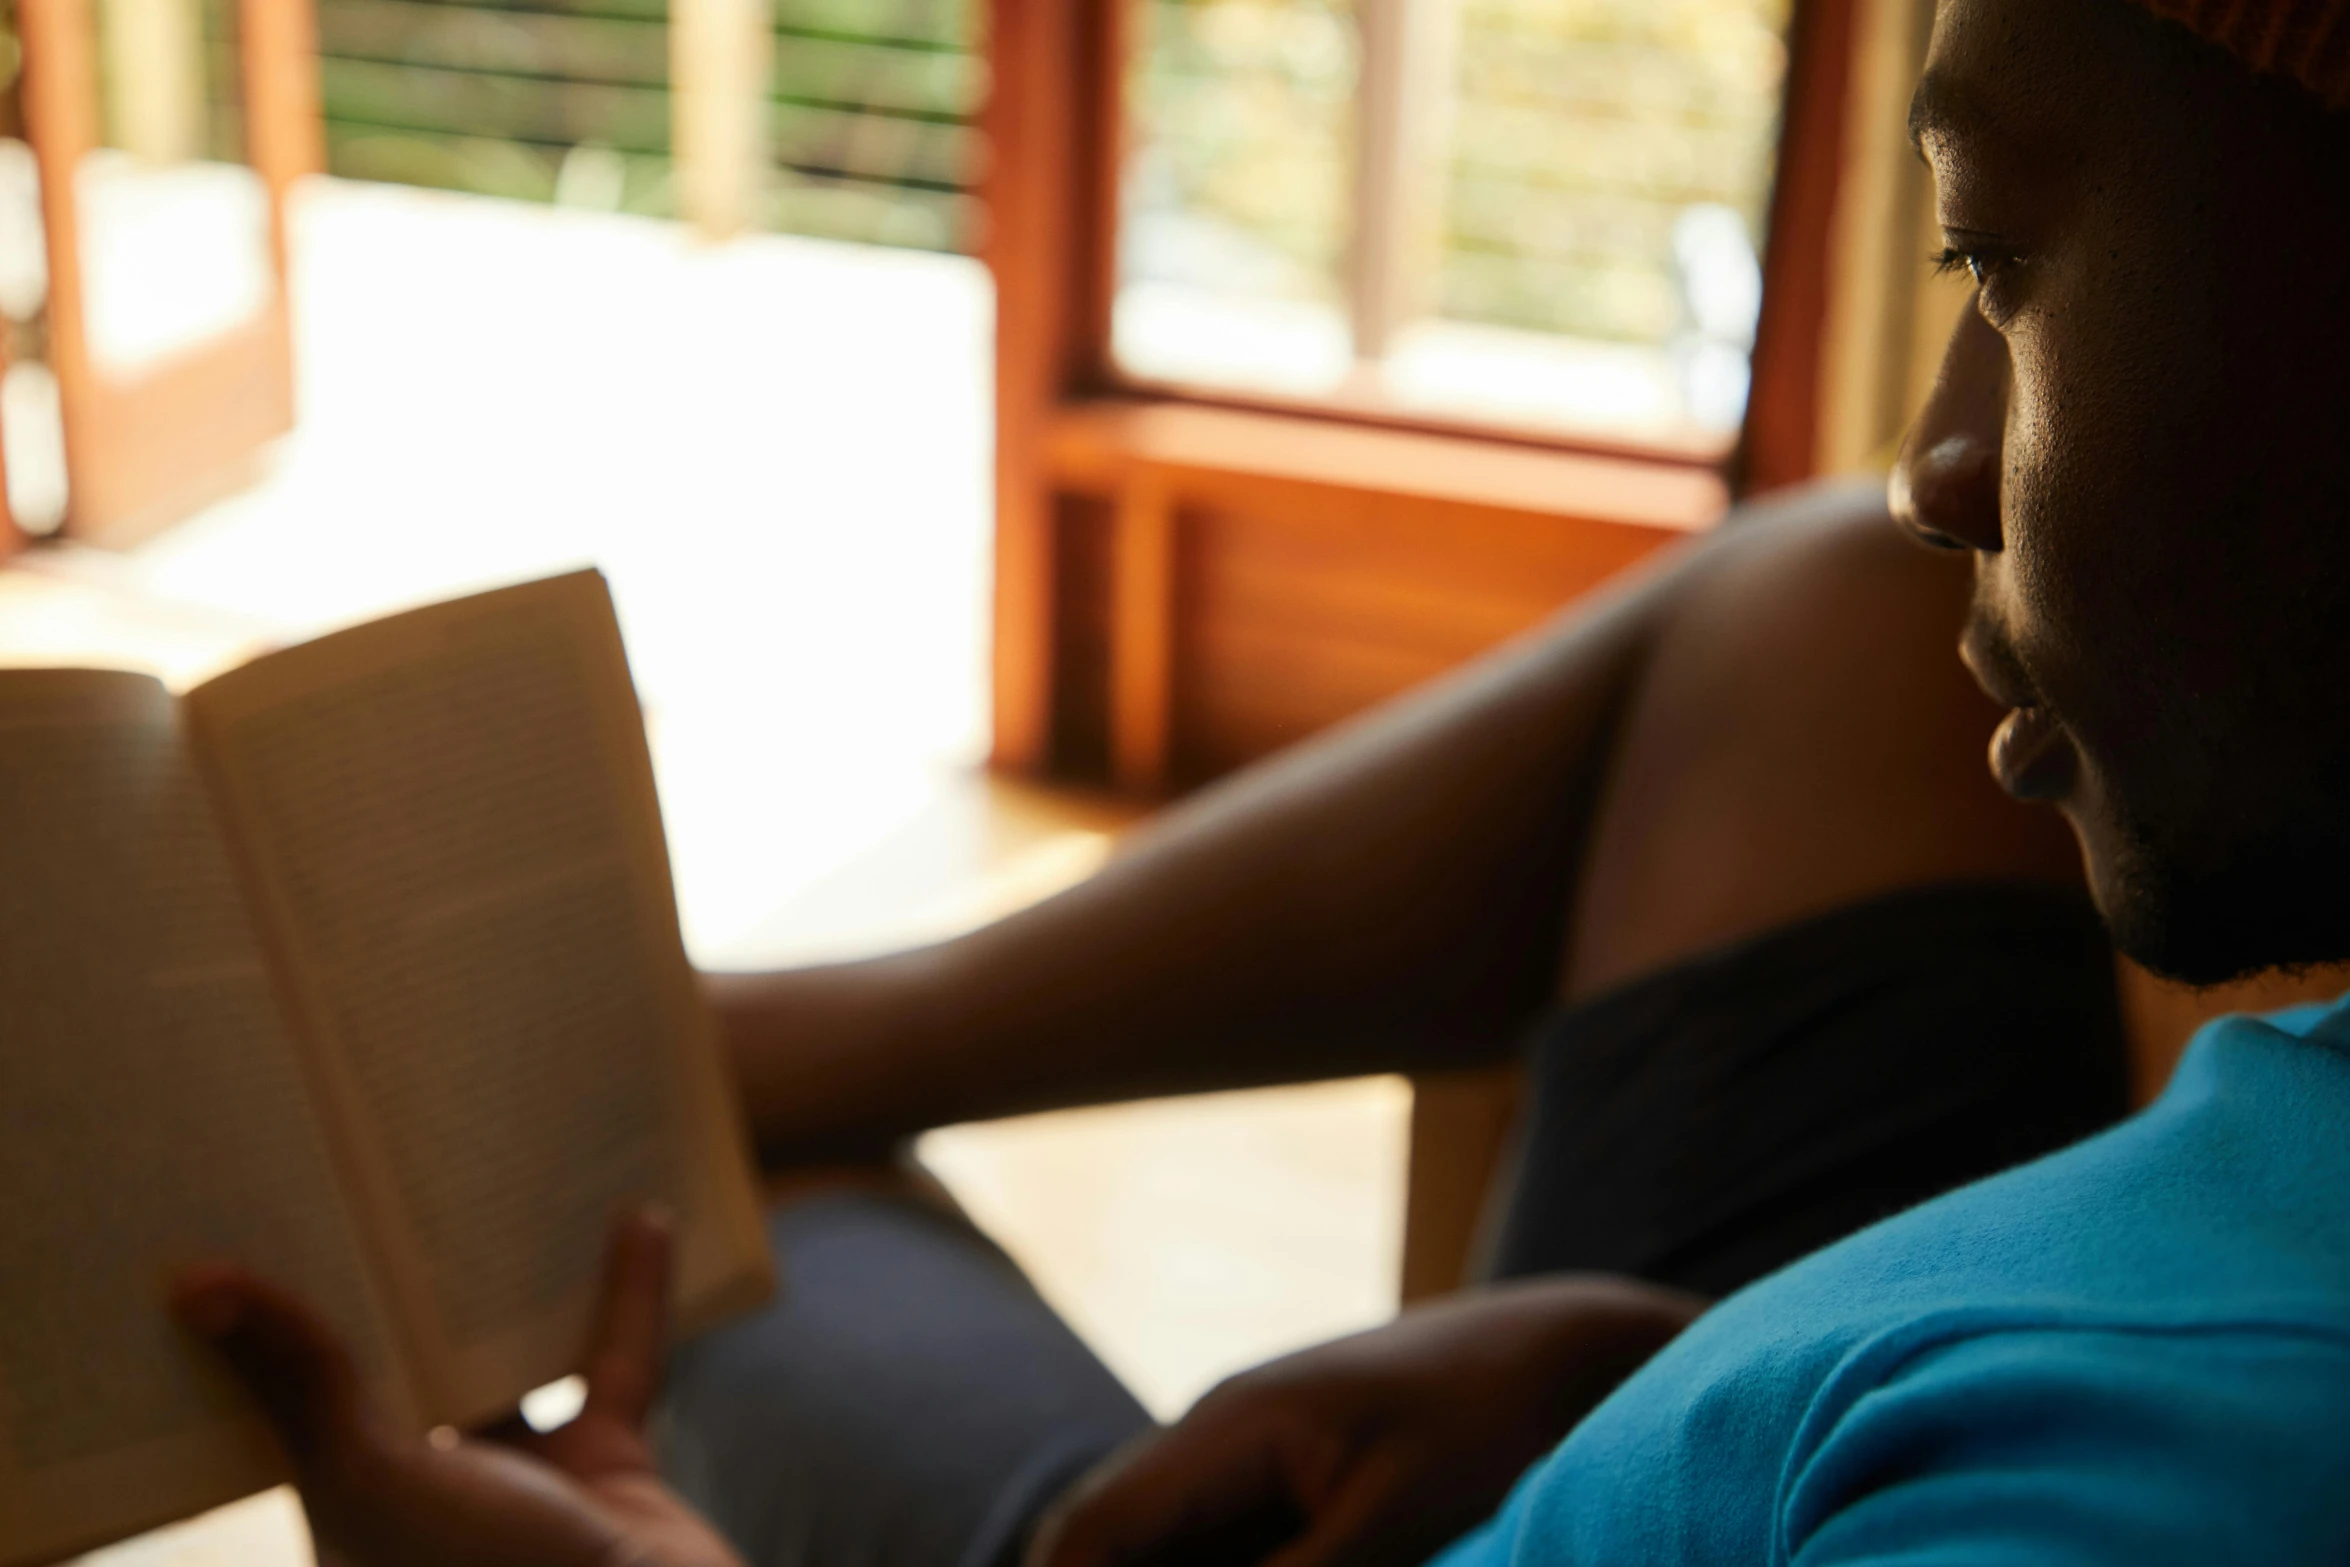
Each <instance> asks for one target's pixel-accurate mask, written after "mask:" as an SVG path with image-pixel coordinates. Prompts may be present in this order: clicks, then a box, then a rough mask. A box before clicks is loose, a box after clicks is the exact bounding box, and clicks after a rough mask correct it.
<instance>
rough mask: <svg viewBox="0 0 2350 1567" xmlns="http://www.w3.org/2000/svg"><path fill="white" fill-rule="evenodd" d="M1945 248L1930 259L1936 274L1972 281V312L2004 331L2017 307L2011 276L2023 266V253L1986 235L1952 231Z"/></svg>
mask: <svg viewBox="0 0 2350 1567" xmlns="http://www.w3.org/2000/svg"><path fill="white" fill-rule="evenodd" d="M1943 242H1944V248H1943V249H1942V250H1941V251H1940V252H1938V253H1937V254H1935V255H1934V256H1933V257H1932V260H1933V263H1934V270H1935V271H1937V272H1959V271H1964V272H1965V273H1966V274H1967V275H1968V276H1969V277H1971V278H1973V279H1974V280H1975V308H1976V309H1978V310H1980V311H1982V313H1983V319H1984V320H1986V321H1988V322H1990V323H1991V324H1992V325H1993V326H1995V327H2004V326H2005V324H2006V323H2007V321H2008V320H2009V318H2011V317H2012V316H2013V315H2014V314H2015V310H2016V306H2017V304H2018V303H2019V301H2018V299H2017V297H2016V285H2017V284H2018V283H2019V282H2020V281H2021V280H2020V279H2018V278H2016V277H2015V276H2014V274H2015V272H2016V271H2017V269H2018V268H2019V267H2021V266H2022V264H2023V259H2024V257H2023V252H2022V251H2020V250H2018V249H2016V247H2015V246H2014V245H2012V244H2009V243H2007V242H2006V241H2004V240H2000V239H1997V238H1995V237H1993V236H1991V235H1988V234H1979V233H1970V232H1965V231H1961V230H1958V229H1951V230H1948V231H1946V232H1945V234H1944V236H1943Z"/></svg>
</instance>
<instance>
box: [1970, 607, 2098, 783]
mask: <svg viewBox="0 0 2350 1567" xmlns="http://www.w3.org/2000/svg"><path fill="white" fill-rule="evenodd" d="M1959 657H1960V658H1961V659H1962V660H1964V661H1965V663H1966V667H1967V670H1968V672H1969V673H1971V674H1972V675H1973V676H1974V677H1975V684H1977V685H1979V686H1981V687H1982V688H1983V693H1984V695H1986V696H1988V697H1990V698H1991V700H1992V701H1994V702H1997V703H1998V704H1999V705H2000V706H2002V707H2005V708H2007V709H2008V710H2009V711H2008V715H2007V717H2006V718H2004V719H2002V720H2001V721H2000V725H1999V728H1998V729H1997V731H1996V732H1994V733H1993V734H1992V736H1991V775H1992V776H1993V777H1995V778H1997V779H1998V780H1999V786H2000V787H2001V788H2002V789H2005V790H2006V791H2007V792H2008V793H2009V794H2012V795H2014V796H2015V797H2016V798H2017V799H2019V800H2054V799H2057V798H2059V797H2061V796H2062V795H2063V794H2064V793H2065V791H2066V790H2067V789H2068V788H2069V787H2070V786H2071V784H2072V778H2073V750H2072V742H2071V740H2070V737H2068V736H2067V735H2066V733H2065V729H2064V725H2063V724H2062V723H2060V722H2059V721H2058V720H2057V718H2056V715H2055V714H2054V713H2052V712H2050V711H2049V710H2048V708H2047V706H2046V704H2044V703H2043V702H2042V701H2041V700H2040V696H2039V692H2038V691H2037V690H2036V689H2035V688H2034V686H2033V684H2032V679H2031V676H2030V675H2028V674H2026V673H2025V672H2024V667H2023V663H2022V661H2021V660H2020V659H2018V658H2017V657H2016V656H2015V650H2014V649H2012V648H2010V647H2009V646H2008V645H2007V642H2006V641H2005V639H2003V638H2002V637H2001V636H2000V635H1999V634H1998V632H1997V630H1996V629H1994V628H1993V627H1992V626H1990V625H1989V624H1987V623H1986V622H1984V621H1982V620H1979V619H1978V620H1975V621H1972V622H1971V623H1969V625H1968V626H1967V630H1966V636H1965V638H1964V640H1962V641H1961V642H1960V644H1959Z"/></svg>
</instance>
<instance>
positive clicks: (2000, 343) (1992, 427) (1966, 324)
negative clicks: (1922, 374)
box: [1888, 303, 2008, 552]
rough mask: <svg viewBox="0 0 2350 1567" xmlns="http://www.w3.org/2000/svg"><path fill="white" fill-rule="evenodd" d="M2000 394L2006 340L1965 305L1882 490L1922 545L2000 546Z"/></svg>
mask: <svg viewBox="0 0 2350 1567" xmlns="http://www.w3.org/2000/svg"><path fill="white" fill-rule="evenodd" d="M2007 388H2008V358H2007V341H2006V339H2004V338H2002V337H2001V336H2000V335H1999V334H1998V333H1997V332H1996V331H1994V330H1993V329H1992V327H1991V324H1990V323H1989V322H1987V321H1985V320H1984V319H1983V313H1982V312H1981V311H1980V310H1978V309H1976V308H1975V307H1974V306H1973V305H1972V304H1971V303H1970V304H1969V305H1968V306H1967V308H1966V309H1965V310H1963V311H1961V312H1960V314H1959V318H1958V325H1957V326H1955V327H1953V328H1952V329H1951V332H1950V346H1949V347H1948V348H1947V349H1945V350H1944V351H1943V355H1942V368H1941V371H1940V372H1939V373H1938V374H1937V375H1936V376H1935V377H1934V392H1933V395H1932V396H1931V397H1929V398H1927V399H1926V406H1925V409H1924V410H1923V411H1922V412H1921V413H1920V414H1919V415H1918V419H1917V423H1915V424H1914V425H1912V426H1910V431H1909V438H1908V439H1907V440H1905V441H1903V442H1902V445H1901V458H1900V460H1899V461H1898V462H1896V463H1895V464H1894V465H1893V480H1892V484H1891V486H1890V488H1889V490H1888V495H1889V498H1890V500H1891V502H1892V506H1893V515H1894V516H1895V517H1896V518H1897V519H1899V520H1900V522H1901V524H1902V526H1904V527H1906V528H1908V529H1909V530H1910V532H1912V533H1914V534H1916V535H1917V536H1918V537H1919V538H1921V539H1923V540H1925V541H1926V542H1927V543H1928V544H1932V545H1936V546H1938V547H1940V548H1943V549H1970V550H1983V551H1987V552H1988V551H1996V550H1998V549H1999V548H2000V547H2001V544H2002V542H2003V540H2002V536H2001V533H2000V524H1999V476H2000V469H2001V467H2002V465H2003V463H2004V460H2005V452H2004V446H2005V439H2006V429H2007Z"/></svg>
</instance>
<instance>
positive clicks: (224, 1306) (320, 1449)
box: [171, 1264, 362, 1468]
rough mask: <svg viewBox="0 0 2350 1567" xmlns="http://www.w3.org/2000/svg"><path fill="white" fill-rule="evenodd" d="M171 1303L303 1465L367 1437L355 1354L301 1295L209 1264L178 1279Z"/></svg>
mask: <svg viewBox="0 0 2350 1567" xmlns="http://www.w3.org/2000/svg"><path fill="white" fill-rule="evenodd" d="M171 1305H172V1313H173V1315H175V1316H176V1317H178V1318H179V1320H180V1322H181V1324H182V1325H183V1326H185V1327H186V1328H188V1329H189V1330H190V1331H191V1332H193V1333H195V1334H196V1335H197V1336H199V1337H201V1338H203V1339H205V1340H207V1341H208V1342H209V1343H211V1344H212V1346H213V1347H214V1348H215V1349H217V1350H218V1351H219V1352H220V1354H221V1357H222V1358H223V1359H225V1360H226V1361H227V1362H228V1364H229V1368H230V1369H231V1370H232V1371H234V1372H235V1373H236V1376H237V1380H238V1381H240V1382H242V1383H243V1384H244V1385H245V1387H246V1389H247V1390H248V1391H250V1392H251V1393H252V1395H253V1397H254V1398H255V1400H256V1401H258V1402H259V1403H260V1405H261V1408H262V1412H263V1413H265V1414H266V1415H268V1417H269V1420H270V1423H271V1424H272V1425H274V1426H275V1427H276V1428H277V1432H278V1436H279V1438H280V1439H281V1440H282V1441H283V1442H284V1443H285V1445H286V1449H287V1452H288V1454H289V1456H291V1457H292V1458H293V1460H294V1461H295V1463H296V1464H297V1465H300V1466H302V1467H306V1468H307V1467H310V1466H312V1465H315V1464H316V1463H318V1462H319V1461H321V1460H323V1459H325V1458H328V1457H329V1456H331V1455H332V1454H333V1453H334V1452H335V1451H336V1450H337V1449H339V1448H342V1447H344V1446H345V1445H346V1444H348V1443H349V1442H351V1441H352V1440H354V1439H356V1438H357V1437H359V1436H360V1435H361V1433H362V1419H361V1405H362V1393H361V1389H360V1382H359V1373H358V1369H357V1367H356V1366H355V1365H354V1364H353V1363H352V1360H351V1355H350V1351H349V1350H347V1349H345V1348H344V1347H343V1344H342V1341H341V1340H340V1339H339V1338H337V1337H336V1336H335V1334H334V1332H333V1330H332V1329H330V1328H329V1327H327V1325H326V1324H325V1323H323V1322H321V1321H320V1320H319V1319H318V1317H317V1316H316V1315H315V1314H314V1313H312V1312H311V1310H310V1309H309V1308H308V1307H306V1306H304V1305H303V1304H302V1303H301V1302H300V1301H298V1300H296V1299H295V1298H294V1297H293V1296H291V1295H288V1294H287V1293H285V1292H284V1291H283V1290H280V1289H278V1288H277V1287H276V1286H274V1285H271V1284H267V1283H264V1282H263V1281H261V1280H260V1279H257V1278H255V1277H253V1275H251V1274H249V1273H247V1272H245V1271H244V1270H243V1269H241V1268H235V1267H229V1266H224V1265H212V1264H207V1265H203V1266H199V1267H193V1268H189V1269H186V1270H185V1271H183V1272H182V1273H181V1274H180V1275H179V1276H178V1278H177V1279H176V1280H174V1281H173V1285H172V1292H171Z"/></svg>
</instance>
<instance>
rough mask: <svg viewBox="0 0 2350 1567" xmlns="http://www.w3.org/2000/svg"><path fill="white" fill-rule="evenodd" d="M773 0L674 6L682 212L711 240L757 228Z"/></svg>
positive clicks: (672, 75) (675, 145)
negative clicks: (770, 4) (771, 5)
mask: <svg viewBox="0 0 2350 1567" xmlns="http://www.w3.org/2000/svg"><path fill="white" fill-rule="evenodd" d="M774 49H775V24H774V17H773V15H772V13H771V10H770V7H769V5H768V3H767V0H673V3H672V4H671V6H670V8H669V103H670V142H671V147H672V151H673V155H674V158H675V161H676V167H677V189H678V212H679V214H680V215H681V216H682V217H684V218H685V220H686V221H687V222H688V223H691V224H692V225H693V226H694V229H695V231H696V232H697V233H699V234H700V235H701V236H702V237H703V238H704V239H707V240H713V241H715V240H727V239H732V238H734V237H735V236H736V235H738V234H741V233H743V232H744V231H746V230H747V229H750V228H751V227H753V226H754V225H755V224H756V223H757V221H758V217H759V197H760V194H761V191H762V189H763V187H764V186H765V184H766V173H767V80H768V74H769V72H768V67H769V64H770V62H771V59H772V57H773V54H774Z"/></svg>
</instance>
